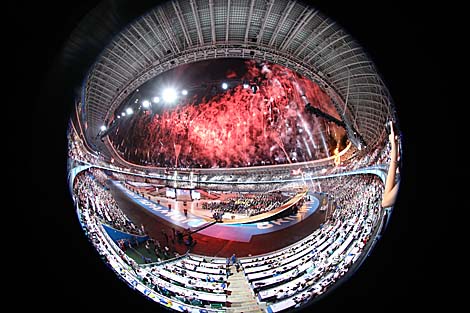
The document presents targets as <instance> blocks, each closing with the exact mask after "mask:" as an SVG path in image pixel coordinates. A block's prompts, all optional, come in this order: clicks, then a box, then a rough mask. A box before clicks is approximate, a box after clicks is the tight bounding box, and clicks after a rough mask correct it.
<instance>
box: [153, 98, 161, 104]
mask: <svg viewBox="0 0 470 313" xmlns="http://www.w3.org/2000/svg"><path fill="white" fill-rule="evenodd" d="M152 101H153V103H158V102H160V97H153V99H152Z"/></svg>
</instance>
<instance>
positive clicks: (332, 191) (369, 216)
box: [242, 175, 383, 312]
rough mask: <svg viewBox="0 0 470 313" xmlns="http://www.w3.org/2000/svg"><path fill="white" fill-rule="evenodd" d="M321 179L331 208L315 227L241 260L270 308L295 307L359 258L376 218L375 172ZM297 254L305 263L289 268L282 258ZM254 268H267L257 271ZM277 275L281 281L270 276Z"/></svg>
mask: <svg viewBox="0 0 470 313" xmlns="http://www.w3.org/2000/svg"><path fill="white" fill-rule="evenodd" d="M321 185H322V189H323V190H324V191H326V193H327V194H328V195H329V199H330V200H329V201H333V202H334V204H335V207H336V209H335V210H334V212H333V214H332V215H331V217H330V218H329V219H328V220H327V221H326V222H325V223H324V224H322V225H321V228H320V229H318V230H317V231H315V232H314V233H313V234H312V235H310V236H309V237H308V238H307V239H306V240H304V241H303V242H299V243H297V244H295V245H294V246H293V247H291V248H290V249H288V250H287V251H283V252H277V253H273V254H271V255H270V254H268V255H264V256H263V257H262V258H256V259H252V260H249V262H244V263H242V266H243V268H244V271H245V273H255V275H256V276H257V279H250V275H253V274H247V277H248V279H249V280H250V281H251V282H252V286H253V289H254V291H255V292H256V294H257V295H258V297H259V298H260V299H261V300H263V301H267V303H268V305H273V306H272V310H273V311H274V312H275V311H278V310H281V309H286V308H288V307H291V306H295V307H298V306H300V305H302V304H303V303H305V302H307V301H308V300H309V299H312V298H314V297H316V296H318V295H320V294H322V293H324V292H325V291H326V290H328V288H329V286H331V285H332V284H333V283H334V282H335V281H337V280H338V279H339V278H340V277H342V276H344V275H345V274H346V273H347V272H348V270H349V269H350V268H351V266H352V264H353V263H354V262H355V261H356V260H357V259H358V258H359V256H360V254H361V252H362V251H363V249H364V247H365V246H366V244H367V243H368V242H369V241H370V239H371V235H372V232H373V231H374V227H375V226H376V225H377V224H378V218H379V209H380V206H379V205H380V201H381V196H382V192H383V184H382V182H381V181H380V179H378V178H377V177H376V176H375V175H354V176H350V177H339V178H337V177H334V178H328V179H322V180H321ZM306 249H307V250H308V251H306ZM307 252H308V254H307ZM302 255H303V256H304V257H303V258H302V259H300V260H298V261H300V264H306V265H305V266H304V267H302V266H301V265H299V266H296V267H295V268H294V269H292V268H291V267H289V264H290V263H293V262H292V261H290V262H288V263H285V261H288V260H289V259H292V260H296V258H297V259H299V258H300V257H301V256H302ZM256 268H260V270H261V269H262V270H265V271H266V272H262V273H260V272H259V271H258V273H256V272H257V269H256ZM299 268H301V270H300V271H299V270H298V269H299ZM296 269H297V270H296ZM286 273H288V275H286ZM263 275H265V277H263ZM282 275H284V276H283V279H282V280H281V281H278V280H276V279H275V277H276V276H278V277H281V276H282ZM266 277H267V278H266Z"/></svg>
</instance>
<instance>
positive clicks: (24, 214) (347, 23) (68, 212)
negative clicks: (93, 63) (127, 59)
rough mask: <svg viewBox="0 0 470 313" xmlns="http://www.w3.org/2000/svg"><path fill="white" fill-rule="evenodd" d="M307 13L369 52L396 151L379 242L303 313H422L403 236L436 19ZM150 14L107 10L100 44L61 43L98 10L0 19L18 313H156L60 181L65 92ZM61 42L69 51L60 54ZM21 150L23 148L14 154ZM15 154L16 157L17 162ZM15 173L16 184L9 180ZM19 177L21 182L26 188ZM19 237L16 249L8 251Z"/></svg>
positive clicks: (372, 11)
mask: <svg viewBox="0 0 470 313" xmlns="http://www.w3.org/2000/svg"><path fill="white" fill-rule="evenodd" d="M132 2H134V3H132ZM311 2H312V4H313V5H314V6H316V7H317V8H318V9H320V10H321V11H322V12H323V13H324V14H325V15H327V16H329V17H331V18H332V19H334V20H336V21H337V22H338V23H339V24H340V25H342V26H343V27H344V28H345V29H346V31H348V32H349V33H350V34H351V35H352V36H353V37H354V38H356V39H357V41H358V42H359V43H360V44H361V45H362V46H363V47H364V48H365V49H366V51H368V53H369V55H370V57H371V59H372V60H373V61H374V63H375V64H376V66H377V68H378V70H379V72H380V73H381V75H382V77H383V78H384V81H385V84H386V85H387V87H388V88H389V90H390V93H391V95H392V97H393V100H394V102H395V104H396V108H397V112H398V118H399V122H400V129H401V131H402V132H403V140H404V144H403V147H404V152H403V159H404V163H403V164H404V168H403V173H402V184H401V189H400V194H399V198H398V202H397V204H396V207H395V209H394V212H393V214H392V219H391V222H390V224H389V227H388V229H387V231H386V233H385V235H384V237H383V238H382V239H381V240H380V241H379V243H378V245H377V246H376V248H375V249H374V250H373V252H372V254H371V255H370V256H369V258H368V259H367V260H366V261H365V263H364V264H363V266H362V267H361V268H360V270H359V271H358V272H357V273H356V274H355V275H354V276H353V278H352V279H350V280H349V281H347V282H346V283H344V284H343V285H342V286H341V287H340V288H338V289H337V290H335V291H334V292H333V294H332V295H330V296H329V297H327V298H325V299H324V300H322V301H320V302H319V303H317V304H315V305H314V306H313V307H312V308H311V309H312V311H314V312H339V311H343V310H352V311H364V312H395V311H398V310H402V309H403V307H404V306H406V307H410V308H411V307H418V306H419V307H420V308H422V307H421V306H422V303H417V301H416V300H415V299H416V295H417V293H419V292H420V290H421V289H422V288H423V287H424V285H425V284H426V283H425V282H423V281H422V280H417V279H416V278H417V277H416V276H417V274H416V273H417V271H418V269H419V268H422V267H424V264H425V263H427V262H426V261H424V260H423V258H422V257H421V255H422V250H421V249H422V248H423V247H424V246H425V245H426V242H425V241H421V242H419V243H417V241H416V239H415V238H416V237H415V235H412V232H411V230H410V229H411V228H413V229H416V228H417V227H419V226H415V224H414V225H413V227H411V219H410V216H411V214H412V212H413V211H416V210H421V209H423V207H422V206H423V205H422V204H420V203H418V201H417V200H418V199H417V195H416V193H417V189H418V188H417V184H418V181H417V175H418V167H419V166H422V162H421V161H420V162H418V161H417V149H418V147H419V146H421V144H422V140H421V135H422V134H423V132H424V133H425V132H426V129H424V130H423V128H425V127H426V125H427V124H428V122H429V120H428V115H427V113H426V112H427V111H429V109H426V107H425V106H427V105H429V103H428V102H427V101H428V97H424V95H425V94H426V95H428V96H429V94H431V98H434V99H435V98H437V97H438V93H439V89H440V88H441V86H443V85H444V77H445V75H444V73H443V72H442V68H441V67H439V66H438V65H437V63H436V61H435V58H434V56H433V55H434V52H435V50H436V47H437V46H439V45H441V43H442V42H439V43H436V41H435V40H434V39H435V38H443V36H442V34H441V33H440V31H439V28H438V27H435V24H434V21H435V20H434V16H435V15H434V13H436V12H432V8H431V6H419V5H411V4H410V3H408V2H395V1H394V2H388V3H382V2H381V1H376V2H372V3H363V2H361V3H356V1H348V2H347V3H346V2H345V3H343V2H342V1H311ZM136 3H138V5H137V4H136ZM152 3H154V1H124V0H122V1H114V2H113V3H111V4H109V7H108V8H109V10H108V11H107V14H110V15H109V16H111V19H107V20H106V22H103V20H101V23H102V24H103V23H104V24H105V27H104V28H105V30H108V32H107V31H102V32H101V31H100V30H99V29H97V28H95V27H94V26H93V23H91V24H90V25H87V26H86V27H85V30H86V31H85V32H82V33H79V34H78V35H72V36H71V34H72V31H73V30H74V28H75V27H76V26H77V25H78V24H79V22H80V21H81V20H82V19H83V18H84V17H85V15H86V14H87V13H88V12H89V11H90V10H92V9H93V8H94V7H95V6H96V5H97V4H98V1H90V0H87V1H74V2H71V1H70V2H69V1H62V2H57V3H52V2H45V3H30V4H24V3H18V2H16V4H15V5H14V6H13V7H8V8H6V9H5V14H6V15H9V17H10V18H11V22H12V23H9V24H8V25H7V26H6V27H7V28H5V29H6V30H7V36H6V37H4V40H5V42H7V45H5V48H6V49H7V50H8V52H10V53H11V54H12V58H10V59H7V61H5V64H4V65H6V66H5V67H4V70H5V71H8V73H9V74H10V75H11V77H12V79H11V81H10V82H13V86H12V87H10V88H8V92H7V94H8V96H9V97H8V98H7V100H6V103H5V106H7V107H8V108H9V109H10V110H11V111H12V112H11V113H10V114H11V115H12V118H11V121H13V123H12V125H11V126H9V127H8V132H6V135H5V139H10V140H12V142H13V143H12V146H8V148H7V149H5V151H4V154H5V155H7V156H8V158H9V160H10V163H11V162H13V163H14V164H15V166H12V169H13V171H12V174H13V178H14V179H13V181H15V188H14V190H15V193H14V195H15V199H16V200H15V201H13V203H14V204H15V206H16V208H15V211H14V218H15V219H14V220H13V221H14V222H5V223H11V224H13V226H14V227H13V231H14V233H13V234H10V235H9V237H8V238H11V240H9V239H8V238H7V239H5V240H6V241H10V244H13V246H15V248H17V251H16V252H13V253H12V254H11V255H9V256H8V258H10V259H11V265H12V270H11V273H10V274H11V275H12V276H14V281H15V282H16V283H18V286H15V287H13V286H12V287H11V292H12V294H13V296H14V297H12V299H14V301H15V306H16V309H17V310H21V309H23V308H26V307H30V306H31V305H32V306H33V308H36V309H43V308H44V309H47V310H49V311H52V312H56V311H57V312H60V311H65V310H67V311H68V310H71V309H75V308H76V309H79V310H86V311H91V312H96V311H101V310H106V311H107V312H128V311H129V310H133V311H134V312H155V311H158V310H159V306H158V305H156V304H154V303H152V302H150V301H148V300H146V299H144V297H142V296H141V295H140V294H138V293H137V292H133V291H131V289H129V288H128V287H127V285H125V284H124V283H122V282H120V281H119V280H118V279H117V277H116V275H115V274H114V273H113V272H112V271H111V270H109V269H108V268H107V267H106V266H105V265H104V263H103V262H101V260H99V258H98V255H97V253H96V252H95V251H94V248H92V246H91V245H90V244H89V243H88V241H87V238H86V237H85V235H84V234H83V231H82V230H81V228H80V226H79V224H78V221H77V217H76V214H75V211H74V210H73V208H72V203H71V200H70V198H69V193H68V186H67V181H66V170H65V169H66V153H67V141H66V126H67V121H68V117H69V115H70V112H71V108H72V103H73V99H74V98H73V96H74V89H76V87H77V86H78V85H77V82H78V83H79V82H80V81H81V80H82V78H83V77H82V75H83V74H84V71H85V70H86V67H83V66H82V65H83V64H86V62H88V61H89V60H90V59H91V58H92V56H93V53H94V51H95V50H94V49H96V45H95V44H96V41H99V40H100V39H103V38H107V36H109V34H110V33H112V29H114V28H115V27H116V26H119V25H125V24H126V21H127V22H128V21H130V19H131V17H132V16H138V14H140V13H144V12H145V11H146V10H147V9H149V8H151V7H152ZM102 16H105V14H101V15H100V14H98V15H95V16H93V18H90V20H91V21H93V22H94V23H100V17H102ZM70 36H71V37H70ZM69 39H71V40H72V42H70V41H69V42H67V41H68V40H69ZM64 48H65V50H64ZM10 60H13V61H10ZM87 60H88V61H87ZM430 77H432V84H430V82H429V78H430ZM425 99H426V100H425ZM447 110H450V109H448V108H446V107H443V108H442V112H441V114H443V115H451V114H452V113H451V112H450V111H447ZM6 119H7V118H6V117H4V120H6ZM28 139H30V140H31V143H29V144H27V143H26V142H25V141H27V140H28ZM17 147H18V148H26V150H25V151H24V152H20V151H19V149H18V148H17ZM18 170H21V172H24V173H22V175H19V174H20V173H19V172H18ZM25 177H28V178H29V179H30V181H29V182H25V180H24V178H25ZM8 196H13V194H12V195H8ZM423 222H424V221H422V220H421V221H420V223H423ZM19 235H24V239H21V241H19V240H17V239H16V238H18V236H19ZM13 239H15V241H13ZM13 251H15V250H13ZM6 270H7V271H8V269H6ZM405 303H406V304H405Z"/></svg>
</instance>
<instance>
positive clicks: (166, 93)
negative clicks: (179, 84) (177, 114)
mask: <svg viewBox="0 0 470 313" xmlns="http://www.w3.org/2000/svg"><path fill="white" fill-rule="evenodd" d="M177 97H178V96H177V94H176V90H174V89H173V88H166V89H165V90H163V93H162V98H163V101H165V102H168V103H172V102H175V100H176V98H177Z"/></svg>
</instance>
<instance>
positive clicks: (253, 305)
mask: <svg viewBox="0 0 470 313" xmlns="http://www.w3.org/2000/svg"><path fill="white" fill-rule="evenodd" d="M232 273H233V275H231V276H230V277H229V278H228V282H230V285H229V288H227V289H228V290H230V291H231V294H230V295H229V296H228V297H227V301H228V302H230V306H229V307H228V308H227V313H240V312H243V313H260V312H264V308H262V307H260V306H259V305H258V301H257V300H256V297H255V295H254V294H253V291H252V290H251V287H250V284H249V283H248V281H247V280H246V278H245V274H244V273H243V272H241V271H240V272H238V273H237V271H232Z"/></svg>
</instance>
